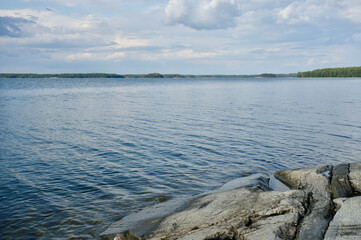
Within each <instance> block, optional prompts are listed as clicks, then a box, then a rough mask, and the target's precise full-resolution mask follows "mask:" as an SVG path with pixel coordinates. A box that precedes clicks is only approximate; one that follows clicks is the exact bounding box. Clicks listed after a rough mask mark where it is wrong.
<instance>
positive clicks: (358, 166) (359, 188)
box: [348, 162, 361, 193]
mask: <svg viewBox="0 0 361 240" xmlns="http://www.w3.org/2000/svg"><path fill="white" fill-rule="evenodd" d="M348 176H349V180H350V182H351V186H352V188H353V189H354V190H355V191H356V192H358V193H361V162H357V163H351V164H350V173H349V174H348Z"/></svg>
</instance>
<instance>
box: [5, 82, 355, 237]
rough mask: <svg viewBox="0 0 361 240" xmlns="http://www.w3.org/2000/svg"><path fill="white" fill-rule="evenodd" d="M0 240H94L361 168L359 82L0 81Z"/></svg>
mask: <svg viewBox="0 0 361 240" xmlns="http://www.w3.org/2000/svg"><path fill="white" fill-rule="evenodd" d="M0 126H1V127H0V184H1V185H0V186H1V187H0V232H1V237H0V238H3V239H26V240H28V239H71V238H73V239H94V238H98V234H99V233H101V232H102V231H104V230H105V229H106V228H107V227H108V226H109V225H110V224H111V223H113V222H114V221H117V220H119V219H121V218H122V217H124V216H125V215H127V214H129V213H131V212H134V211H138V210H140V209H142V208H144V207H146V206H150V205H152V204H155V203H158V202H163V201H166V200H168V199H173V198H177V197H181V196H184V195H190V194H192V195H193V194H198V193H201V192H205V191H208V190H212V189H215V188H216V187H219V186H220V185H222V184H223V183H225V182H227V181H230V180H232V179H235V178H239V177H241V176H244V175H246V174H254V173H269V174H272V172H273V171H275V170H282V169H288V168H298V167H305V166H311V165H325V164H337V163H344V162H354V161H361V147H360V145H361V79H296V78H276V79H0Z"/></svg>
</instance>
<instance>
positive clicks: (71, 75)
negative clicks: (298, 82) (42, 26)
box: [0, 73, 297, 78]
mask: <svg viewBox="0 0 361 240" xmlns="http://www.w3.org/2000/svg"><path fill="white" fill-rule="evenodd" d="M296 75H297V74H295V73H290V74H273V73H262V74H256V75H222V74H220V75H182V74H161V73H148V74H115V73H59V74H38V73H0V78H274V77H296Z"/></svg>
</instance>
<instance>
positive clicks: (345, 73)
mask: <svg viewBox="0 0 361 240" xmlns="http://www.w3.org/2000/svg"><path fill="white" fill-rule="evenodd" d="M297 77H300V78H311V77H316V78H318V77H361V67H344V68H323V69H316V70H313V71H308V72H299V73H298V74H297Z"/></svg>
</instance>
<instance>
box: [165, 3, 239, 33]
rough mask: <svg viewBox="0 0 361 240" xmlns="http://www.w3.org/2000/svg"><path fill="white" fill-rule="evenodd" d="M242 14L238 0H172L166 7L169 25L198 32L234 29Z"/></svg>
mask: <svg viewBox="0 0 361 240" xmlns="http://www.w3.org/2000/svg"><path fill="white" fill-rule="evenodd" d="M240 14H241V8H240V2H239V1H237V0H200V1H195V0H170V1H169V2H168V4H167V6H166V7H165V18H166V21H167V23H169V24H183V25H185V26H188V27H191V28H194V29H197V30H202V29H206V30H209V29H225V28H229V27H234V26H235V25H236V18H237V17H238V16H239V15H240Z"/></svg>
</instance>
